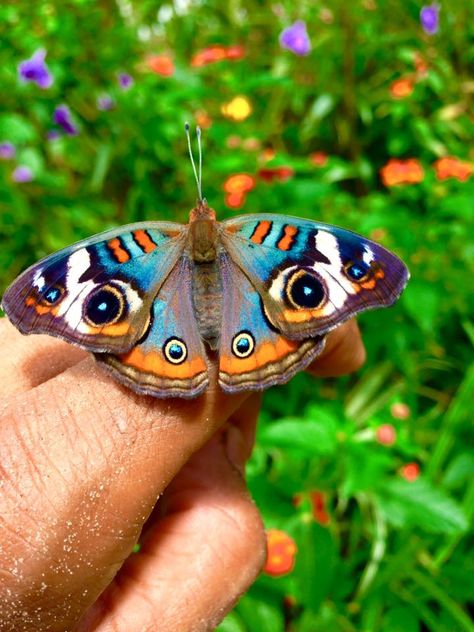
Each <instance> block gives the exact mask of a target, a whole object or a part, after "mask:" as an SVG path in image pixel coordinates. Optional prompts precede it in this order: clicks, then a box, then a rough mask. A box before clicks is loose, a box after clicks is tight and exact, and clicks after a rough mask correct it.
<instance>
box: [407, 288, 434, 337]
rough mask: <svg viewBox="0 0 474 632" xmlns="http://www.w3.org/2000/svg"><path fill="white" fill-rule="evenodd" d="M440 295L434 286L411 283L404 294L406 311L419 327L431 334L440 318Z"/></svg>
mask: <svg viewBox="0 0 474 632" xmlns="http://www.w3.org/2000/svg"><path fill="white" fill-rule="evenodd" d="M439 301H440V295H439V292H438V290H437V288H436V287H435V286H434V285H433V284H428V283H423V282H421V281H416V280H414V281H411V282H410V283H409V284H408V287H407V289H406V290H405V292H404V294H403V302H404V305H405V309H406V310H407V312H408V313H409V314H410V316H411V317H412V318H413V320H414V321H415V322H416V323H417V324H418V325H419V327H420V329H422V330H423V331H424V332H426V333H429V332H432V331H433V328H434V327H435V323H436V318H437V316H438V309H439Z"/></svg>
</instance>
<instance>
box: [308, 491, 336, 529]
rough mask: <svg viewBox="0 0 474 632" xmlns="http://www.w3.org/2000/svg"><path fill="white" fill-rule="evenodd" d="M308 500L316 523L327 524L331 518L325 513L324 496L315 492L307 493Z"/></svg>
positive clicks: (322, 493)
mask: <svg viewBox="0 0 474 632" xmlns="http://www.w3.org/2000/svg"><path fill="white" fill-rule="evenodd" d="M309 498H310V500H311V505H312V507H313V518H314V519H315V520H316V522H319V524H322V525H327V524H329V522H330V521H331V517H330V515H329V514H328V512H327V511H326V494H324V492H320V491H317V490H315V491H313V492H310V493H309Z"/></svg>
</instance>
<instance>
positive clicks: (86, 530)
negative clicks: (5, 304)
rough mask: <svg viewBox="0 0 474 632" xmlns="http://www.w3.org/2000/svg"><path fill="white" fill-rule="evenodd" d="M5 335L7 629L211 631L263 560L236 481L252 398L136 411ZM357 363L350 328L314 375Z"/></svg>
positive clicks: (76, 370)
mask: <svg viewBox="0 0 474 632" xmlns="http://www.w3.org/2000/svg"><path fill="white" fill-rule="evenodd" d="M0 335H1V338H2V343H3V355H2V360H1V361H0V393H1V395H2V408H1V409H0V446H1V448H0V468H1V478H0V486H1V497H0V569H1V571H2V572H1V573H0V629H1V630H2V631H5V632H7V631H12V632H13V631H14V632H20V631H21V632H30V631H31V632H33V631H34V632H39V631H41V630H50V631H66V630H76V631H79V632H86V631H87V632H106V631H112V630H113V631H114V632H122V631H124V632H125V631H126V632H141V631H142V630H154V629H159V630H160V632H167V631H173V632H174V631H176V630H179V631H180V632H186V631H191V630H193V631H194V630H209V629H213V627H215V626H216V625H217V623H218V622H219V621H220V620H221V619H222V618H223V617H224V615H225V613H226V612H227V611H228V610H229V609H230V608H231V607H232V605H233V604H234V603H235V601H236V600H237V599H238V597H239V596H240V595H241V594H242V593H243V592H244V591H245V590H246V589H247V588H248V586H249V585H250V584H251V583H252V582H253V581H254V579H255V577H256V576H257V574H258V572H259V571H260V568H261V565H262V563H263V561H264V557H265V538H264V531H263V526H262V523H261V520H260V517H259V514H258V511H257V509H256V507H255V505H254V504H253V503H252V500H251V498H250V497H249V495H248V493H247V491H246V487H245V482H244V477H243V469H244V464H245V461H246V460H247V458H248V457H249V455H250V452H251V449H252V445H253V440H254V434H255V424H256V420H257V416H258V411H259V404H260V396H259V395H258V394H255V393H253V394H252V393H242V394H239V395H233V396H229V395H225V394H224V393H223V392H222V391H221V390H220V389H219V388H218V387H215V388H209V390H208V391H207V392H206V394H205V395H203V396H202V397H200V398H199V399H196V400H159V399H155V398H153V397H145V396H138V395H135V394H134V393H132V392H131V391H130V390H128V389H126V388H124V387H122V386H120V385H119V384H117V383H116V382H114V381H113V380H111V379H110V378H109V377H107V376H106V375H105V374H104V372H103V371H102V370H101V369H100V368H99V367H97V366H96V365H95V363H94V360H93V359H92V358H91V357H89V356H88V355H87V354H85V353H84V352H83V351H81V350H79V349H76V348H74V347H71V346H70V345H67V344H66V343H63V342H61V341H58V340H55V339H54V338H50V337H48V336H31V337H24V336H22V335H21V334H19V333H18V332H17V331H16V330H15V329H14V328H13V327H12V326H11V325H10V324H9V323H8V322H7V321H6V320H5V319H3V320H0ZM363 361H364V350H363V346H362V342H361V340H360V335H359V332H358V329H357V325H356V324H355V323H354V322H353V321H351V322H348V323H346V324H345V325H343V326H341V327H339V328H338V329H336V330H335V331H333V332H332V333H331V334H330V335H329V336H328V341H327V344H326V348H325V350H324V352H323V354H322V355H321V356H320V357H319V358H318V359H317V361H316V362H315V363H314V364H313V365H312V366H311V367H310V369H309V370H310V371H311V373H313V374H314V375H319V376H324V377H326V376H329V375H340V374H343V373H347V372H350V371H352V370H355V369H356V368H358V367H359V366H360V365H361V364H362V363H363ZM138 540H140V544H141V548H140V552H139V553H136V554H132V550H133V547H134V545H135V544H136V542H137V541H138Z"/></svg>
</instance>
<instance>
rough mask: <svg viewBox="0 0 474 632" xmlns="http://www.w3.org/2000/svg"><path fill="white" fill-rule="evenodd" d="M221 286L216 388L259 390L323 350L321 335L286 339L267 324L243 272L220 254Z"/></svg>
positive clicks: (283, 378)
mask: <svg viewBox="0 0 474 632" xmlns="http://www.w3.org/2000/svg"><path fill="white" fill-rule="evenodd" d="M219 266H220V271H221V275H222V282H223V287H224V292H223V297H222V301H223V304H222V329H221V336H220V346H219V384H220V386H221V387H222V389H223V390H224V391H226V392H230V393H232V392H238V391H242V390H262V389H265V388H268V387H269V386H272V385H274V384H283V383H285V382H287V381H288V380H289V379H290V378H291V377H292V376H293V375H294V374H295V373H296V372H297V371H300V370H302V369H304V368H306V367H307V366H308V365H309V364H310V362H311V361H312V360H313V359H314V358H315V357H316V356H317V355H319V353H321V351H322V349H323V348H324V337H323V336H316V337H314V338H310V339H308V340H303V341H299V340H289V339H288V338H286V337H285V336H283V335H282V334H281V333H280V332H279V331H278V330H277V329H276V328H275V327H274V326H273V325H272V323H271V322H269V320H268V318H267V317H266V315H265V310H264V307H263V302H262V299H261V297H260V295H259V294H258V292H257V291H256V290H255V288H254V287H253V286H252V284H251V283H250V281H249V280H248V278H247V277H246V276H245V274H244V273H243V272H242V271H241V270H240V268H239V267H238V266H237V265H236V264H235V263H234V262H233V261H232V260H231V259H230V257H229V256H228V255H227V254H225V253H222V254H221V256H220V260H219Z"/></svg>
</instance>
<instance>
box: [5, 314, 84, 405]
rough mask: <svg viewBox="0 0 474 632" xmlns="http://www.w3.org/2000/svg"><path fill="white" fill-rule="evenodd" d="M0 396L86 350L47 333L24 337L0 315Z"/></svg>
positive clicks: (71, 362) (76, 359) (51, 373)
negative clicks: (0, 349) (0, 350)
mask: <svg viewBox="0 0 474 632" xmlns="http://www.w3.org/2000/svg"><path fill="white" fill-rule="evenodd" d="M0 339H1V341H2V362H1V363H0V396H1V397H6V396H8V395H11V394H13V393H22V392H24V391H28V390H29V389H30V388H33V387H34V386H37V385H38V384H41V383H42V382H46V381H47V380H49V379H51V378H52V377H54V376H55V375H58V374H59V373H62V372H63V371H65V370H66V369H68V368H69V367H70V366H73V365H74V364H76V363H77V362H80V361H81V360H83V359H84V358H85V356H86V352H85V351H82V350H81V349H78V348H77V347H73V346H72V345H68V344H67V343H66V342H63V341H62V340H57V339H55V338H52V337H51V336H42V335H35V336H24V335H22V334H21V333H20V332H19V331H17V330H16V329H15V327H13V325H12V324H11V323H10V322H9V321H8V320H7V319H6V318H0Z"/></svg>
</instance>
